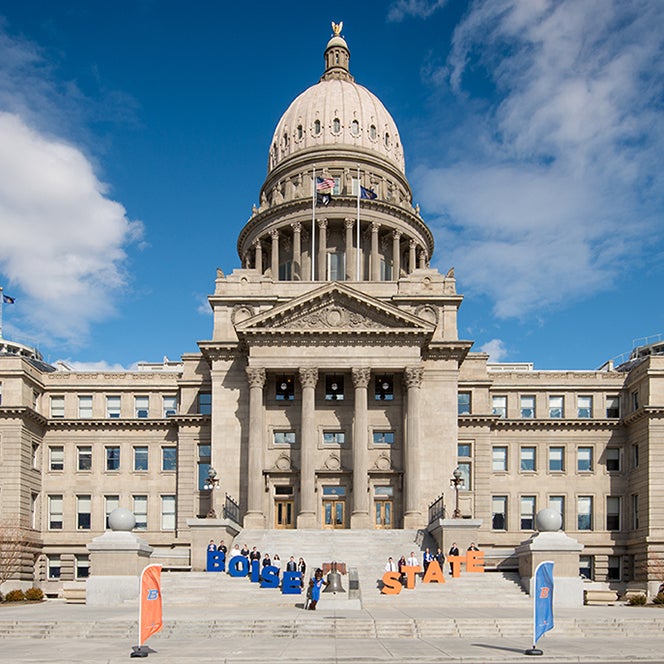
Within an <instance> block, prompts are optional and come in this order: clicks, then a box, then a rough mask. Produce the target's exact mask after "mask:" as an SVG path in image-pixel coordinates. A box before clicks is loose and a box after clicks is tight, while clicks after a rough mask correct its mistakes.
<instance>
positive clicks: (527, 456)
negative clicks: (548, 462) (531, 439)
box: [520, 447, 536, 472]
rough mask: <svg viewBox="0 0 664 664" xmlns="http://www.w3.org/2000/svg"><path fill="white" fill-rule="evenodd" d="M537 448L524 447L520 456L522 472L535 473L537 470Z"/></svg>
mask: <svg viewBox="0 0 664 664" xmlns="http://www.w3.org/2000/svg"><path fill="white" fill-rule="evenodd" d="M535 455H536V448H534V447H522V448H521V455H520V464H521V470H522V471H526V472H533V471H535V470H536V465H535V461H536V459H535Z"/></svg>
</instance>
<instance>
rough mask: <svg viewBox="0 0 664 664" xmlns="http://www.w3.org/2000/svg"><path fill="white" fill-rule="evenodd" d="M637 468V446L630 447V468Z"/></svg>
mask: <svg viewBox="0 0 664 664" xmlns="http://www.w3.org/2000/svg"><path fill="white" fill-rule="evenodd" d="M638 467H639V446H638V445H632V468H638Z"/></svg>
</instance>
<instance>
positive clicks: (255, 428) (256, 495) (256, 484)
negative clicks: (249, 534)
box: [243, 367, 265, 528]
mask: <svg viewBox="0 0 664 664" xmlns="http://www.w3.org/2000/svg"><path fill="white" fill-rule="evenodd" d="M246 371H247V380H248V381H249V445H248V448H249V449H248V460H247V483H248V487H247V513H246V514H245V516H244V524H243V525H244V527H245V528H265V515H264V514H263V493H264V491H263V459H264V454H263V435H264V431H263V429H264V425H263V420H264V406H263V387H264V386H265V369H263V368H256V367H247V370H246Z"/></svg>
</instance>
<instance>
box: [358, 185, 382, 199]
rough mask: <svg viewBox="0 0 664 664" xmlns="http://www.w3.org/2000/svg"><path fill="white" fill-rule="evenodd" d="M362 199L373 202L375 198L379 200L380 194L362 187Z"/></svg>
mask: <svg viewBox="0 0 664 664" xmlns="http://www.w3.org/2000/svg"><path fill="white" fill-rule="evenodd" d="M360 198H368V199H369V200H371V201H372V200H374V199H375V198H378V194H377V193H376V192H375V191H374V190H373V189H367V188H366V187H363V186H362V185H360Z"/></svg>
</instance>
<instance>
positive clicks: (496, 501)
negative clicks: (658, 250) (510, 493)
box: [491, 496, 507, 530]
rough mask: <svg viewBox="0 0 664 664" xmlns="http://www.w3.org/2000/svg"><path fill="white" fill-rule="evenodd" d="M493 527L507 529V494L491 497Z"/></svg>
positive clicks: (494, 528)
mask: <svg viewBox="0 0 664 664" xmlns="http://www.w3.org/2000/svg"><path fill="white" fill-rule="evenodd" d="M491 528H492V529H493V530H507V496H492V497H491Z"/></svg>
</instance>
